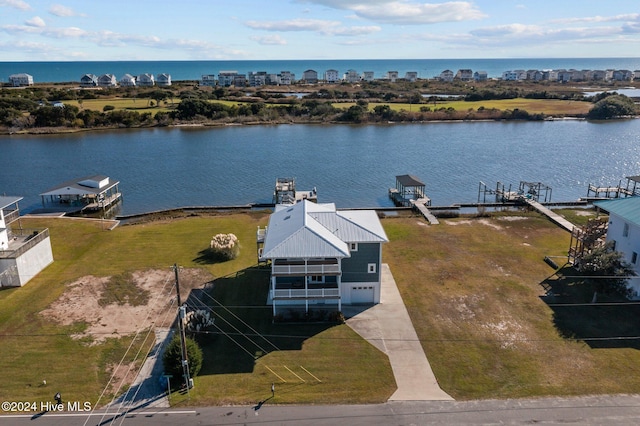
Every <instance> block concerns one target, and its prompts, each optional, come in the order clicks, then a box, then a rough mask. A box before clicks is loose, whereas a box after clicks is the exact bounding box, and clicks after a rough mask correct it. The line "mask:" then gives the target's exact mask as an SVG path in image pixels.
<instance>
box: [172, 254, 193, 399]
mask: <svg viewBox="0 0 640 426" xmlns="http://www.w3.org/2000/svg"><path fill="white" fill-rule="evenodd" d="M173 271H174V273H175V275H176V295H177V297H178V330H179V332H180V346H181V349H182V351H181V352H182V373H183V377H184V384H185V386H186V389H187V393H189V389H191V377H189V360H188V358H187V336H186V335H185V331H184V320H185V316H186V310H185V308H184V306H182V301H181V299H180V279H179V278H178V265H177V264H175V263H174V265H173Z"/></svg>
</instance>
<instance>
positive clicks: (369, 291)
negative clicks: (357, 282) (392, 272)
mask: <svg viewBox="0 0 640 426" xmlns="http://www.w3.org/2000/svg"><path fill="white" fill-rule="evenodd" d="M359 303H373V286H372V285H361V286H354V287H351V304H353V305H355V304H359Z"/></svg>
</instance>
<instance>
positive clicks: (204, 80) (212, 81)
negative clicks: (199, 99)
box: [200, 74, 217, 87]
mask: <svg viewBox="0 0 640 426" xmlns="http://www.w3.org/2000/svg"><path fill="white" fill-rule="evenodd" d="M216 81H217V80H216V76H215V75H214V74H203V75H202V77H200V86H208V87H215V86H216Z"/></svg>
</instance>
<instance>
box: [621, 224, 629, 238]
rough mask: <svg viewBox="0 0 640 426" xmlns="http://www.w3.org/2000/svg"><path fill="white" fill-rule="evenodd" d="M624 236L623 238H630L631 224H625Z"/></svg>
mask: <svg viewBox="0 0 640 426" xmlns="http://www.w3.org/2000/svg"><path fill="white" fill-rule="evenodd" d="M622 236H623V237H628V236H629V224H628V223H625V224H624V228H622Z"/></svg>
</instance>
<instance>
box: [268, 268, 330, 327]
mask: <svg viewBox="0 0 640 426" xmlns="http://www.w3.org/2000/svg"><path fill="white" fill-rule="evenodd" d="M341 269H342V268H341V262H340V259H336V258H332V259H275V260H274V261H273V262H272V263H271V285H270V291H269V300H268V302H269V303H271V304H272V306H273V315H274V316H275V315H277V313H278V312H277V310H278V307H282V306H288V307H291V306H293V305H297V306H301V305H304V309H305V312H309V305H318V304H320V305H324V304H325V303H326V304H337V309H338V310H341V308H342V300H341V296H340V284H341V283H340V281H341V279H340V278H341Z"/></svg>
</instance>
